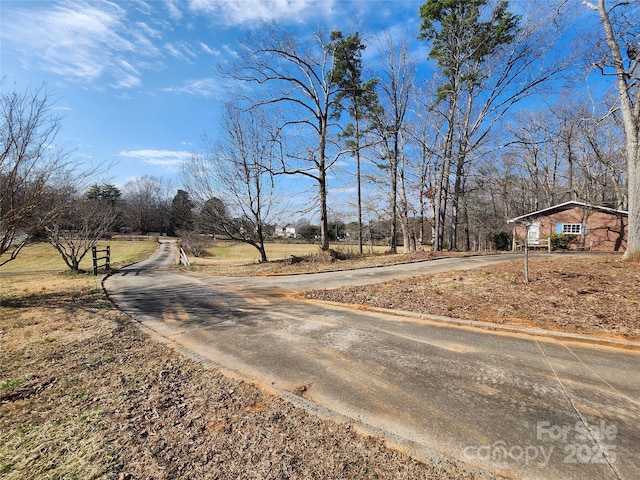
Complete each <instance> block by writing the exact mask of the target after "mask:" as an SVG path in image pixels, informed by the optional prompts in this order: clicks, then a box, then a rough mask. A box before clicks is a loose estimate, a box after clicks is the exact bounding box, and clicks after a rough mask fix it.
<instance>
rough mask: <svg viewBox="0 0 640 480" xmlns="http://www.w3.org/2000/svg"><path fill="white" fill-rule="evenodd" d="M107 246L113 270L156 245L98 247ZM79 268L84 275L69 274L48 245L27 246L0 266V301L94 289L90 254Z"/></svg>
mask: <svg viewBox="0 0 640 480" xmlns="http://www.w3.org/2000/svg"><path fill="white" fill-rule="evenodd" d="M107 244H108V245H110V246H111V265H112V267H113V268H117V267H118V266H122V265H126V264H129V263H132V262H134V261H138V260H141V259H143V258H146V257H148V256H149V255H151V254H152V253H153V252H154V251H155V250H156V248H157V246H158V244H157V243H156V242H123V241H117V242H114V241H111V242H103V243H100V244H99V245H98V246H99V247H103V246H104V245H107ZM80 268H81V269H83V270H85V272H80V273H74V272H71V271H70V270H69V267H67V265H66V264H65V263H64V260H62V257H61V256H60V254H59V253H58V252H57V251H56V249H55V248H53V247H52V246H51V245H50V244H48V243H37V244H34V245H28V246H26V247H24V248H23V250H22V251H21V252H20V254H19V255H18V257H17V258H16V259H15V260H12V261H11V262H9V263H7V264H5V265H3V266H2V267H0V302H1V301H2V298H3V297H4V298H7V297H11V296H13V295H22V296H24V295H29V294H43V293H46V292H50V293H53V292H65V291H67V290H68V289H69V288H71V289H74V288H80V289H89V290H92V289H94V288H95V287H96V281H97V280H96V277H94V276H93V272H92V270H93V265H92V258H91V252H89V253H88V254H87V255H86V256H85V258H84V259H83V260H82V262H81V263H80ZM98 278H99V277H98ZM0 305H1V303H0Z"/></svg>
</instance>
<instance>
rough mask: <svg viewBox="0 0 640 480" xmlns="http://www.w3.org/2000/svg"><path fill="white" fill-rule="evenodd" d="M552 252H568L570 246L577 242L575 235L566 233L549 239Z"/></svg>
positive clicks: (556, 234)
mask: <svg viewBox="0 0 640 480" xmlns="http://www.w3.org/2000/svg"><path fill="white" fill-rule="evenodd" d="M549 242H550V243H551V250H567V249H568V248H569V245H571V244H573V243H575V242H576V236H575V235H567V234H566V233H554V234H553V235H551V236H550V237H549Z"/></svg>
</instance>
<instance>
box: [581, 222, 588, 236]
mask: <svg viewBox="0 0 640 480" xmlns="http://www.w3.org/2000/svg"><path fill="white" fill-rule="evenodd" d="M587 231H588V225H587V224H586V223H585V224H584V225H583V227H582V233H583V234H585V235H586V234H587Z"/></svg>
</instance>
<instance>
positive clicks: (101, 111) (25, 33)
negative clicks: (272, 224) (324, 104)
mask: <svg viewBox="0 0 640 480" xmlns="http://www.w3.org/2000/svg"><path fill="white" fill-rule="evenodd" d="M538 2H542V6H543V7H545V6H546V7H548V3H547V0H532V3H533V4H535V5H536V6H538V7H540V6H541V4H540V3H538ZM422 3H423V0H420V1H415V0H411V1H404V0H402V1H401V0H114V1H107V0H84V1H81V0H49V1H39V0H0V42H1V43H0V70H1V73H0V78H3V79H4V80H3V82H2V84H1V86H0V88H1V89H2V90H3V91H10V90H14V89H15V90H17V91H24V90H25V89H27V88H38V87H40V86H42V85H45V86H46V90H47V92H48V94H49V95H50V97H51V98H52V99H53V100H55V113H57V114H59V115H61V116H62V117H63V120H62V131H61V132H60V134H59V136H58V141H59V142H61V143H63V144H64V145H65V147H66V149H67V150H70V151H71V152H72V153H73V155H74V156H75V157H77V158H78V159H81V160H83V161H85V162H87V163H92V164H109V165H111V167H110V169H109V171H108V172H106V173H105V174H104V175H103V177H102V178H100V180H101V181H106V182H109V183H113V184H115V185H117V186H119V187H122V186H123V185H124V184H125V183H126V182H127V181H129V180H131V179H133V178H135V177H140V176H143V175H150V176H154V177H164V178H168V179H173V181H174V187H176V188H179V187H180V181H179V175H178V174H179V170H180V165H181V163H182V162H183V161H184V160H185V159H188V158H189V157H190V156H191V155H192V154H193V153H194V152H201V151H202V149H203V141H202V136H203V134H207V135H208V136H209V137H210V138H212V139H214V140H215V139H216V134H217V126H216V125H217V123H218V120H219V117H220V114H221V112H222V110H223V105H224V102H226V101H228V100H230V99H231V97H232V93H233V92H234V91H236V90H237V89H238V86H237V85H234V84H233V83H231V81H230V80H228V79H223V78H221V77H219V76H218V75H217V71H218V69H217V67H218V66H219V65H226V64H230V63H232V62H234V61H235V59H236V58H237V55H238V51H239V49H240V47H241V45H240V42H241V41H242V40H243V39H244V38H245V36H246V34H247V33H249V32H251V31H252V30H254V29H257V28H260V25H261V22H263V21H276V22H279V23H280V24H281V25H282V26H283V27H285V28H287V29H289V30H291V31H292V32H294V33H296V32H299V33H300V34H303V35H304V34H309V33H310V32H311V31H313V30H315V29H316V28H317V27H318V26H321V27H322V28H324V29H325V31H331V30H342V31H343V32H345V33H347V34H348V33H350V32H352V31H356V30H357V31H359V32H360V33H361V36H362V37H363V38H364V39H367V40H371V42H370V45H369V46H368V48H367V50H366V52H365V54H364V57H363V59H364V61H365V65H367V64H368V63H369V62H371V63H373V62H375V61H376V58H375V56H376V53H377V51H378V49H377V47H376V46H375V45H373V43H375V38H376V36H377V38H380V37H381V36H380V34H383V33H394V32H402V33H404V34H405V35H406V36H407V38H410V39H412V43H411V54H412V55H413V56H414V57H415V58H416V59H417V61H418V65H419V67H420V69H421V74H420V75H419V77H421V78H424V73H425V70H427V69H428V68H429V67H428V62H427V55H428V46H427V45H426V44H425V43H424V42H420V41H418V40H417V39H416V36H417V33H418V30H419V25H420V21H419V17H418V11H419V8H420V5H421V4H422ZM570 3H572V4H573V6H574V9H575V10H576V11H578V15H581V21H578V22H577V23H576V24H580V23H582V24H584V21H585V19H587V21H588V22H592V21H596V20H597V18H596V16H595V15H594V14H593V12H591V11H590V10H589V9H587V8H586V7H583V6H582V4H581V2H580V1H579V0H570ZM528 4H529V1H528V0H527V1H525V0H512V2H511V8H512V9H514V10H515V11H516V12H518V13H520V12H519V10H522V9H524V8H525V7H526V5H528ZM569 35H570V36H571V35H575V33H570V34H569ZM589 81H591V80H589ZM532 101H533V100H532ZM536 101H537V100H536ZM296 182H298V183H297V184H296V185H302V183H304V182H302V181H300V180H296ZM329 188H330V190H329V196H330V199H331V198H334V199H338V200H337V201H334V202H333V203H334V204H338V205H340V204H342V205H346V204H347V202H348V201H351V202H352V201H353V197H354V194H353V192H354V191H355V187H354V182H353V179H348V181H347V182H346V184H342V185H341V184H340V182H339V179H338V178H337V177H333V178H331V179H330V182H329ZM305 195H311V194H310V193H305ZM306 203H309V201H308V199H307V201H306Z"/></svg>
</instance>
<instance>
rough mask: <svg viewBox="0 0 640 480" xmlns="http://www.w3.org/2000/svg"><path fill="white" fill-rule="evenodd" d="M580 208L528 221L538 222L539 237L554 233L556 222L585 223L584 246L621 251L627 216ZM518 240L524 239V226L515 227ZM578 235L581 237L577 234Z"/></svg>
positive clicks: (598, 249)
mask: <svg viewBox="0 0 640 480" xmlns="http://www.w3.org/2000/svg"><path fill="white" fill-rule="evenodd" d="M586 215H587V217H586V219H585V211H584V210H583V209H582V208H572V209H571V210H565V211H564V212H558V213H554V214H552V215H544V216H540V217H537V218H535V219H534V218H531V219H530V220H529V222H530V223H540V239H541V240H542V239H544V238H547V237H548V236H549V235H553V234H554V233H556V225H557V224H558V223H583V222H584V223H586V225H587V233H586V235H585V236H584V246H585V247H586V248H589V247H590V248H591V250H592V251H596V252H616V251H620V252H623V251H624V250H625V249H626V247H627V228H626V227H627V217H617V216H616V215H613V214H610V213H605V212H600V211H594V212H591V213H589V212H587V213H586ZM515 235H516V239H517V240H518V241H520V240H522V239H524V235H525V227H524V226H523V225H518V226H516V227H515ZM578 237H581V236H580V235H578Z"/></svg>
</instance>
